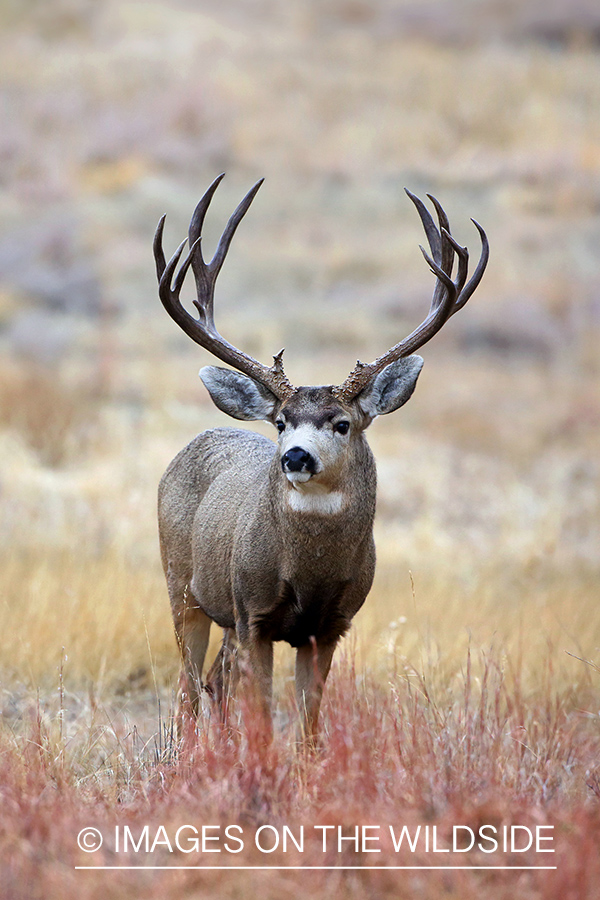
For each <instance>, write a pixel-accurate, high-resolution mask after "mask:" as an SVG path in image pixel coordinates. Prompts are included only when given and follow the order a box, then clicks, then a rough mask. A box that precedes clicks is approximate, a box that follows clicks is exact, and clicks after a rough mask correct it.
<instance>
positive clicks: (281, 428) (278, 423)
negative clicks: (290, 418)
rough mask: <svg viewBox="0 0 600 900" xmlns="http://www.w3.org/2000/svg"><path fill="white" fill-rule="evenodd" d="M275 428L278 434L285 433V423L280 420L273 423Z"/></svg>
mask: <svg viewBox="0 0 600 900" xmlns="http://www.w3.org/2000/svg"><path fill="white" fill-rule="evenodd" d="M275 428H276V429H277V431H278V432H279V434H282V432H284V431H285V422H284V421H283V420H282V419H278V420H277V421H276V422H275Z"/></svg>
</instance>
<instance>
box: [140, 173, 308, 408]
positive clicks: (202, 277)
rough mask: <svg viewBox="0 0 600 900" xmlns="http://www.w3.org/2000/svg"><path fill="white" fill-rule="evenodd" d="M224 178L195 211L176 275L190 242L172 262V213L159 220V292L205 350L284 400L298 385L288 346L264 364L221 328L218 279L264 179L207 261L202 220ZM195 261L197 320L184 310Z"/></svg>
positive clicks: (156, 245)
mask: <svg viewBox="0 0 600 900" xmlns="http://www.w3.org/2000/svg"><path fill="white" fill-rule="evenodd" d="M224 177H225V176H224V175H219V177H218V178H215V180H214V181H213V183H212V184H211V186H210V187H209V189H208V190H207V191H206V193H205V194H204V196H203V197H202V199H201V200H200V203H199V204H198V206H197V207H196V209H195V210H194V214H193V216H192V220H191V222H190V228H189V234H188V237H189V243H190V250H189V253H188V255H187V256H186V258H185V259H184V261H183V263H182V264H181V268H180V269H179V271H178V272H177V274H176V275H175V270H176V269H177V266H178V265H179V260H180V259H181V255H182V253H183V249H184V247H185V244H186V242H185V241H183V242H182V243H181V244H180V246H179V247H178V249H177V251H176V252H175V255H174V256H173V257H172V259H171V260H170V262H169V263H166V262H165V254H164V252H163V247H162V236H163V230H164V225H165V218H166V217H165V216H163V217H162V218H161V220H160V222H159V223H158V227H157V229H156V234H155V235H154V259H155V261H156V274H157V276H158V285H159V287H158V293H159V296H160V299H161V301H162V304H163V306H164V308H165V309H166V311H167V312H168V313H169V315H170V316H171V318H172V319H173V320H174V321H175V322H176V323H177V324H178V325H179V327H180V328H182V329H183V331H185V333H186V334H187V335H188V336H189V337H191V339H192V340H193V341H195V342H196V343H197V344H200V346H201V347H204V349H205V350H208V351H209V352H210V353H212V354H213V355H214V356H216V357H217V358H218V359H220V360H222V361H223V362H225V363H227V364H228V365H230V366H233V368H234V369H237V370H238V371H239V372H243V374H244V375H249V376H250V378H254V380H255V381H258V382H259V383H260V384H262V385H264V386H265V387H266V388H268V389H269V390H270V391H271V393H273V394H275V396H276V397H278V398H279V399H280V400H285V399H286V398H287V397H289V396H290V395H291V394H292V393H293V392H294V390H295V389H294V387H293V385H292V384H290V382H289V381H288V379H287V377H286V375H285V372H284V371H283V362H282V356H283V350H280V351H279V353H278V354H277V355H276V356H274V357H273V365H272V366H264V365H263V364H262V363H260V362H258V361H257V360H256V359H254V358H253V357H252V356H248V355H247V354H246V353H244V352H243V351H242V350H238V349H237V347H234V346H233V345H232V344H230V343H229V342H228V341H226V340H225V338H224V337H222V336H221V335H220V334H219V332H218V331H217V329H216V327H215V322H214V314H213V307H214V290H215V282H216V280H217V276H218V274H219V272H220V271H221V266H222V265H223V262H224V261H225V257H226V256H227V251H228V250H229V245H230V243H231V239H232V238H233V235H234V234H235V231H236V229H237V227H238V225H239V224H240V222H241V221H242V219H243V218H244V216H245V214H246V212H247V211H248V208H249V206H250V204H251V203H252V201H253V200H254V197H255V196H256V193H257V191H258V189H259V187H260V186H261V184H262V183H263V180H264V179H262V178H261V180H260V181H258V182H257V183H256V184H255V185H254V187H253V188H252V189H251V190H250V191H248V193H247V194H246V196H245V197H244V199H243V200H242V202H241V203H240V205H239V206H238V207H237V209H236V210H235V212H234V213H233V215H232V216H231V218H230V219H229V222H228V223H227V225H226V227H225V231H224V232H223V234H222V235H221V240H220V241H219V246H218V247H217V249H216V251H215V255H214V256H213V258H212V259H211V261H210V262H209V263H206V262H205V261H204V258H203V256H202V250H201V247H200V244H201V240H202V236H201V232H202V225H203V224H204V217H205V216H206V211H207V209H208V207H209V205H210V201H211V200H212V198H213V195H214V193H215V191H216V189H217V188H218V186H219V184H220V183H221V181H222V180H223V178H224ZM190 266H191V267H192V271H193V273H194V278H195V281H196V292H197V295H198V297H197V299H196V300H194V306H195V307H196V309H197V310H198V319H195V318H194V317H193V316H191V315H190V314H189V313H188V312H187V310H186V309H184V307H183V306H182V304H181V301H180V299H179V294H180V291H181V288H182V285H183V282H184V280H185V276H186V274H187V271H188V269H189V268H190ZM174 276H175V278H174Z"/></svg>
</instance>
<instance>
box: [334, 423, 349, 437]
mask: <svg viewBox="0 0 600 900" xmlns="http://www.w3.org/2000/svg"><path fill="white" fill-rule="evenodd" d="M349 428H350V422H336V423H335V425H334V426H333V430H334V431H337V433H338V434H348V430H349Z"/></svg>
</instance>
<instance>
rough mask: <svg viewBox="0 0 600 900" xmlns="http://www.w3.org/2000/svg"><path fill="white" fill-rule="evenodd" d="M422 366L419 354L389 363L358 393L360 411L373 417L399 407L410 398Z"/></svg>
mask: <svg viewBox="0 0 600 900" xmlns="http://www.w3.org/2000/svg"><path fill="white" fill-rule="evenodd" d="M422 366H423V359H422V357H421V356H406V357H404V358H402V359H397V360H396V361H395V362H393V363H390V364H389V366H386V367H385V369H383V371H382V372H380V373H379V374H378V375H376V376H375V377H374V378H373V380H372V381H371V383H370V384H368V385H367V386H366V388H364V390H362V391H361V392H360V394H359V395H358V397H357V401H358V405H359V406H360V408H361V409H362V411H363V412H364V413H365V414H366V415H367V416H370V417H371V418H375V416H384V415H385V414H386V413H391V412H394V410H396V409H399V408H400V407H401V406H403V405H404V404H405V403H406V401H407V400H409V399H410V397H411V395H412V392H413V391H414V389H415V385H416V383H417V378H418V377H419V372H420V371H421V368H422Z"/></svg>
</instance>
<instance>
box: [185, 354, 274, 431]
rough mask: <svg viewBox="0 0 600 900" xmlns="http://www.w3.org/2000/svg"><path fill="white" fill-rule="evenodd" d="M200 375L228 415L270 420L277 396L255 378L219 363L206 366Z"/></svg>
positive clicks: (246, 418) (213, 398)
mask: <svg viewBox="0 0 600 900" xmlns="http://www.w3.org/2000/svg"><path fill="white" fill-rule="evenodd" d="M198 374H199V375H200V378H201V379H202V382H203V384H204V386H205V388H206V389H207V391H208V393H209V394H210V396H211V397H212V400H213V403H214V404H215V406H218V408H219V409H220V410H222V411H223V412H224V413H227V415H228V416H233V418H234V419H245V420H246V421H253V420H255V419H267V420H271V417H272V415H273V412H274V410H275V407H276V405H277V402H278V401H277V398H276V397H275V395H274V394H272V393H271V391H269V390H268V389H267V388H266V387H264V385H262V384H259V383H258V382H257V381H254V379H253V378H249V377H248V376H247V375H242V374H241V372H234V371H233V369H222V368H221V367H220V366H204V368H203V369H200V372H199V373H198Z"/></svg>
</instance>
